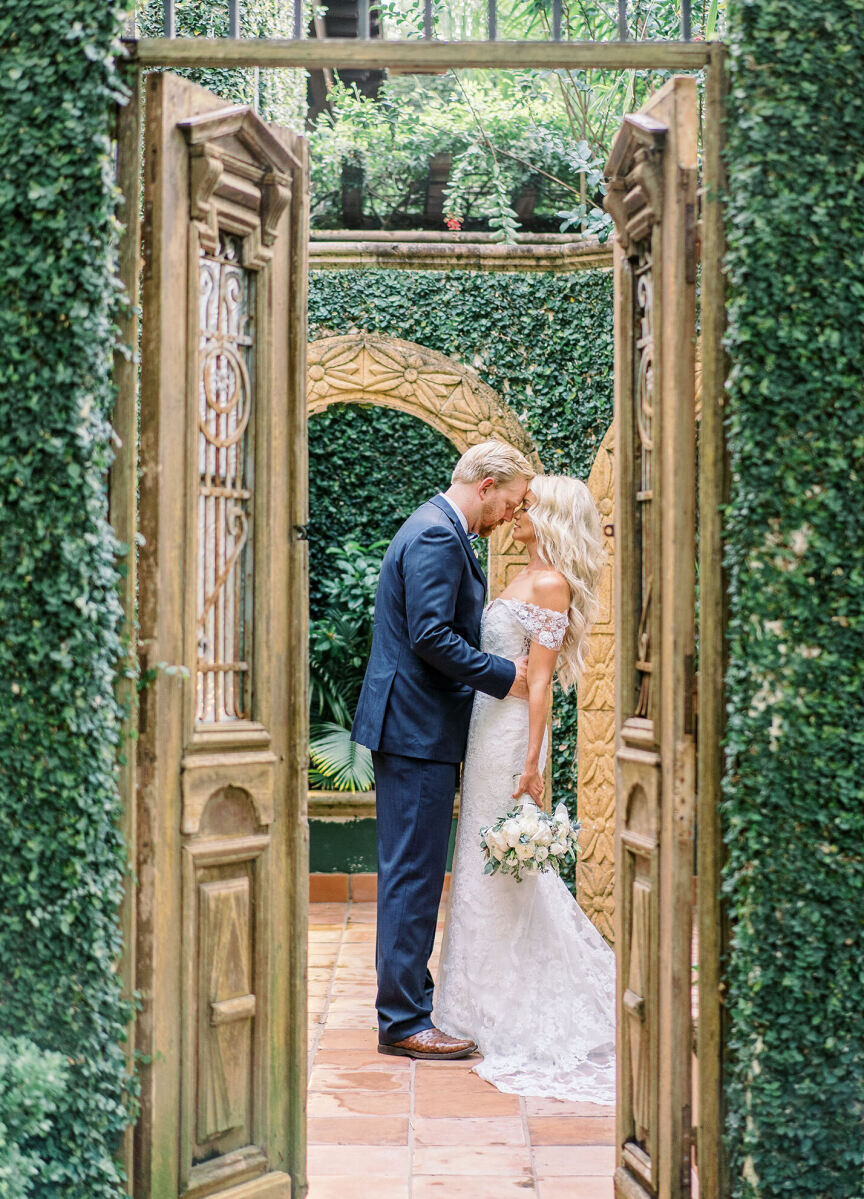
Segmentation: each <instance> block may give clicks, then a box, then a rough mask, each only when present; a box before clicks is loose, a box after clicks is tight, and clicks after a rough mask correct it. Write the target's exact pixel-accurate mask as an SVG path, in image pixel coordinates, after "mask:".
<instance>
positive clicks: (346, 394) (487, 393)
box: [307, 333, 543, 597]
mask: <svg viewBox="0 0 864 1199" xmlns="http://www.w3.org/2000/svg"><path fill="white" fill-rule="evenodd" d="M307 380H308V384H307V406H308V412H309V415H310V416H312V415H314V414H316V413H319V412H324V411H325V409H327V408H329V407H331V406H332V405H333V404H377V405H379V406H380V407H382V408H397V409H399V411H401V412H407V413H409V414H410V415H411V416H416V417H417V418H418V420H422V421H425V422H426V424H427V425H431V426H432V428H433V429H437V430H438V432H439V433H442V434H443V435H444V436H445V437H446V438H447V439H448V440H449V441H451V442H452V443H453V444H454V445H455V447H456V449H457V450H458V451H459V453H460V454H462V453H464V452H465V450H467V449H468V448H469V447H470V446H472V445H476V444H477V442H479V441H486V440H488V439H489V438H495V439H497V440H498V441H506V442H508V443H509V444H510V445H514V446H516V448H517V449H519V450H521V451H522V453H523V454H525V455H526V457H527V458H528V459H529V460H530V461H531V463H532V464H533V465H534V466H535V467H536V469H537V473H538V474H542V472H543V465H542V463H541V462H540V458H539V457H538V455H537V451H536V450H535V449H534V446H533V444H532V442H531V439H530V438H529V437H528V434H527V433H526V432H525V430H524V429H523V427H522V425H521V423H520V422H519V418H518V417H517V416H516V414H515V412H513V410H512V409H511V408H509V407H508V406H507V405H506V404H505V403H504V402H503V401H502V400H501V398H500V397H499V395H498V393H497V392H496V391H494V390H493V389H492V388H491V387H489V386H487V384H485V383H483V382H482V381H481V380H480V379H479V378H478V376H477V373H476V372H475V371H473V370H472V369H471V368H470V367H468V366H465V365H463V364H462V363H460V362H454V361H453V359H452V358H448V357H446V355H444V354H439V353H438V352H437V351H436V350H429V349H427V348H426V347H425V346H420V345H416V344H414V343H413V342H409V341H400V340H399V339H398V338H395V337H381V336H379V335H377V334H374V333H348V334H344V335H342V336H339V337H324V338H321V340H320V341H313V342H311V343H310V345H309V347H308V350H307ZM443 483H444V480H442V485H443ZM525 562H526V558H525V556H524V555H523V553H522V551H521V549H520V548H519V547H518V546H516V545H514V543H513V541H512V540H511V538H510V535H509V531H505V530H504V529H498V530H496V531H495V532H494V533H493V534H492V536H491V537H490V538H489V594H490V596H492V597H494V596H496V595H498V594H499V593H500V592H501V591H503V589H504V588H505V587H506V586H507V583H508V581H509V579H510V578H511V577H512V575H513V574H514V573H515V572H516V571H517V570H518V569H519V568H520V567H521V566H522V565H524V563H525Z"/></svg>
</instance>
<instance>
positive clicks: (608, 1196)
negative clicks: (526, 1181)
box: [537, 1177, 615, 1199]
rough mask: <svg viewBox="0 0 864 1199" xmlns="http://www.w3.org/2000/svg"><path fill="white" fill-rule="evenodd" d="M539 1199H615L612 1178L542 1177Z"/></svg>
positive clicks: (539, 1182) (539, 1185)
mask: <svg viewBox="0 0 864 1199" xmlns="http://www.w3.org/2000/svg"><path fill="white" fill-rule="evenodd" d="M537 1194H538V1196H539V1199H614V1194H615V1191H614V1188H613V1185H612V1179H611V1178H572V1177H569V1178H568V1177H564V1178H541V1179H540V1180H539V1181H538V1183H537Z"/></svg>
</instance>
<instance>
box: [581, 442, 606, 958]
mask: <svg viewBox="0 0 864 1199" xmlns="http://www.w3.org/2000/svg"><path fill="white" fill-rule="evenodd" d="M613 451H614V426H610V428H609V429H608V430H607V433H606V436H605V437H604V438H603V440H602V442H601V443H600V448H599V449H598V451H597V457H596V458H595V459H594V465H593V467H592V468H591V473H590V475H589V476H588V489H589V491H590V492H591V495H592V496H593V498H594V503H595V504H596V505H597V509H598V511H599V513H600V522H601V525H602V528H603V543H604V546H605V549H606V554H607V558H606V563H605V565H604V567H603V576H602V579H601V583H600V611H599V613H598V616H597V620H596V622H595V624H594V628H593V630H592V633H591V640H590V643H589V647H588V654H587V657H586V660H585V668H584V670H583V672H582V678H581V679H580V681H579V696H578V704H579V715H578V724H577V759H578V768H577V770H578V783H577V792H578V799H577V810H578V813H579V820H580V822H581V824H582V828H581V830H580V832H579V846H580V850H581V852H580V856H579V861H578V865H577V867H576V893H577V896H578V898H579V904H580V906H581V908H582V909H583V911H584V912H585V913H586V915H587V916H588V917H589V918H590V919H591V920H592V921H593V923H594V924H595V926H596V927H597V928H598V929H599V930H600V932H601V933H602V934H603V936H604V937H606V939H607V940H608V941H610V942H611V941H612V940H613V939H614V924H613V916H614V910H615V902H614V881H615V593H614V586H613V576H614V554H615V524H614V515H615V514H614V511H613V493H614V472H613V461H614V458H613Z"/></svg>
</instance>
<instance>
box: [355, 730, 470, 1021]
mask: <svg viewBox="0 0 864 1199" xmlns="http://www.w3.org/2000/svg"><path fill="white" fill-rule="evenodd" d="M372 762H373V765H374V769H375V803H376V810H377V832H378V938H377V944H376V948H375V964H376V968H377V971H378V999H377V1001H376V1007H377V1008H378V1038H379V1040H380V1041H381V1042H383V1043H384V1044H391V1045H392V1044H393V1043H394V1042H396V1041H401V1040H403V1039H404V1038H405V1037H410V1036H413V1035H414V1034H415V1033H418V1032H421V1031H422V1030H423V1029H424V1028H431V1027H432V1017H431V1013H432V991H433V981H432V975H431V973H430V972H429V958H430V957H431V956H432V947H433V945H434V942H435V925H436V921H437V918H438V907H439V904H440V901H441V889H442V887H443V885H444V873H445V871H446V868H447V847H448V844H449V840H450V828H451V823H452V819H453V800H454V797H455V794H456V785H457V781H458V777H459V764H458V763H457V762H430V761H426V760H425V759H422V758H408V757H403V756H401V755H400V754H390V753H381V752H379V751H374V752H373V754H372Z"/></svg>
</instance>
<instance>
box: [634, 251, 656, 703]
mask: <svg viewBox="0 0 864 1199" xmlns="http://www.w3.org/2000/svg"><path fill="white" fill-rule="evenodd" d="M633 277H634V283H635V288H634V304H635V311H634V314H633V317H634V319H633V333H634V350H635V355H634V366H635V374H636V378H635V388H634V403H635V413H634V415H635V422H634V424H635V427H636V435H637V445H636V464H637V471H638V480H639V482H638V487H637V490H636V527H637V530H638V532H637V544H638V546H639V557H640V578H639V590H640V604H639V629H638V632H637V635H636V682H637V687H638V693H637V699H636V711H635V713H634V714H635V715H636V716H643V717H650V715H651V674H652V670H653V665H652V646H651V607H652V593H653V590H654V562H653V555H652V552H651V550H652V522H653V518H654V414H655V395H654V386H655V384H654V279H653V275H652V264H651V254H650V252H649V251H648V250H647V249H644V250H643V252H642V253H641V254H640V255H639V257H638V259H637V260H636V264H635V269H634V272H633Z"/></svg>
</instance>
